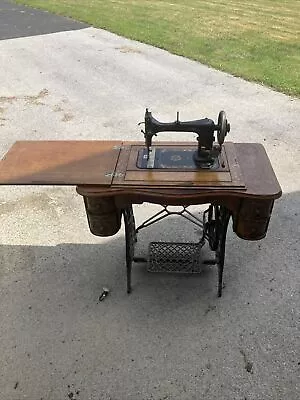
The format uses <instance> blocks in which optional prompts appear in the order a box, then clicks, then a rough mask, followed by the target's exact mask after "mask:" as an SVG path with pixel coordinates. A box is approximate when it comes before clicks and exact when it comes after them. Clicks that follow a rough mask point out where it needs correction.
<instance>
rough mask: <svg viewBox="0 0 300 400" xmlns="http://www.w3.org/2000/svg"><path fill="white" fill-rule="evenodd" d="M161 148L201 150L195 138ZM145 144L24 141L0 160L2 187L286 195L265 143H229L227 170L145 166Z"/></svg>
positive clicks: (88, 192) (86, 191) (83, 191)
mask: <svg viewBox="0 0 300 400" xmlns="http://www.w3.org/2000/svg"><path fill="white" fill-rule="evenodd" d="M155 146H156V147H157V146H160V147H162V146H184V147H186V148H195V150H196V148H197V144H196V143H195V142H193V143H191V142H184V143H176V142H173V143H170V142H157V143H155ZM142 147H144V143H143V142H122V141H100V140H95V141H20V142H16V143H15V144H14V145H13V146H12V147H11V149H10V150H9V151H8V153H7V154H6V155H5V156H4V157H3V159H2V160H1V161H0V184H1V185H75V186H77V191H78V193H80V194H83V195H96V194H97V193H98V194H99V195H100V194H101V193H102V194H104V193H106V192H107V193H108V192H110V193H116V194H118V193H123V194H126V193H148V194H149V193H153V192H156V193H157V194H159V193H161V194H162V195H163V194H166V193H168V194H169V195H174V196H176V195H181V196H182V195H183V196H184V195H186V196H190V195H191V196H192V195H194V194H195V193H197V194H198V195H199V194H203V196H204V195H207V194H208V193H209V194H212V195H215V196H218V195H222V196H224V195H231V196H239V197H251V196H254V197H263V198H269V199H271V198H272V199H275V198H278V197H280V195H281V188H280V186H279V184H278V181H277V179H276V176H275V174H274V171H273V169H272V166H271V164H270V161H269V159H268V156H267V154H266V152H265V150H264V148H263V146H262V145H261V144H258V143H230V142H227V143H225V144H224V150H222V153H223V152H224V153H225V155H226V160H227V161H228V167H229V168H225V169H224V171H221V172H219V171H207V170H196V171H195V170H193V171H186V170H185V171H181V170H172V171H171V170H149V169H147V170H141V169H138V168H137V167H136V161H135V160H136V155H137V150H138V149H140V148H142Z"/></svg>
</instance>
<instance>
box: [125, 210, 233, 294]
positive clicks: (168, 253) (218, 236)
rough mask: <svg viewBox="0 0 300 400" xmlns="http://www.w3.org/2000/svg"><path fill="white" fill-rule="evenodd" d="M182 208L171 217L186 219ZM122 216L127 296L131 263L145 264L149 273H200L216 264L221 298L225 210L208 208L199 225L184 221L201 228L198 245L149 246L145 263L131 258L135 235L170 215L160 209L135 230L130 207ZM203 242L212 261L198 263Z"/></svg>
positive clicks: (162, 243)
mask: <svg viewBox="0 0 300 400" xmlns="http://www.w3.org/2000/svg"><path fill="white" fill-rule="evenodd" d="M183 208H184V210H183V212H176V213H175V214H177V215H180V216H183V217H186V216H185V215H182V214H183V213H185V214H186V213H187V210H186V208H187V207H183ZM122 212H123V216H124V223H125V240H126V269H127V292H128V293H131V269H132V262H134V261H136V262H144V261H146V262H147V264H148V267H147V269H148V271H149V272H176V273H200V272H201V271H202V267H203V265H205V264H207V265H215V264H216V265H217V267H218V297H221V296H222V288H223V270H224V260H225V244H226V233H227V227H228V222H229V219H230V211H229V210H228V209H227V208H225V207H223V206H218V205H210V206H209V208H208V209H207V210H206V211H205V212H204V213H203V222H202V223H201V224H199V220H198V219H197V218H196V219H195V220H193V219H190V218H188V219H189V221H190V222H192V223H194V224H196V225H198V226H199V225H201V227H202V228H203V233H202V237H201V239H200V241H199V242H198V243H176V242H151V243H150V245H149V256H148V259H144V258H141V257H135V256H134V246H135V243H136V241H137V232H138V231H139V230H141V229H143V228H146V227H148V226H149V225H152V224H153V223H155V222H158V221H160V220H161V219H163V218H165V217H168V216H169V215H173V214H174V213H172V212H169V211H168V210H167V207H166V206H163V211H160V212H159V213H157V214H156V215H154V216H153V217H151V218H149V219H148V220H147V221H145V222H144V223H143V224H142V225H140V226H139V227H137V228H136V227H135V219H134V214H133V210H132V206H129V207H127V208H125V209H123V211H122ZM162 213H163V215H162ZM188 215H189V217H190V216H191V214H190V213H189V212H188ZM205 242H208V244H209V247H210V250H211V251H212V252H214V253H215V258H214V259H211V260H201V257H200V253H201V248H202V247H203V246H204V244H205Z"/></svg>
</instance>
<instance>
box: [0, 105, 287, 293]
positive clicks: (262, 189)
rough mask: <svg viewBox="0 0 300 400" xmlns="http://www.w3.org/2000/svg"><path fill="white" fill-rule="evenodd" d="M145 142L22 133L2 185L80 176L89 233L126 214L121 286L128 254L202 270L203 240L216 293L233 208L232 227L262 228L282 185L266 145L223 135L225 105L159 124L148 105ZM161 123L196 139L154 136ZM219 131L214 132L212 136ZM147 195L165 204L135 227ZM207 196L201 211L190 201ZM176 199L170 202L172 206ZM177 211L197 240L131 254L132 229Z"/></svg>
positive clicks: (170, 267) (117, 223)
mask: <svg viewBox="0 0 300 400" xmlns="http://www.w3.org/2000/svg"><path fill="white" fill-rule="evenodd" d="M144 124H145V127H144V130H143V131H142V132H143V133H144V138H145V143H143V142H123V141H100V140H99V141H21V142H16V143H15V144H14V145H13V146H12V148H11V149H10V150H9V152H8V153H7V154H6V156H5V157H3V159H2V160H1V162H0V184H2V185H76V186H77V188H76V189H77V192H78V193H79V194H80V195H82V196H83V198H84V203H85V208H86V212H87V218H88V223H89V227H90V230H91V232H92V233H93V234H94V235H97V236H112V235H114V234H116V233H117V232H118V231H119V229H120V227H121V218H122V215H123V217H124V223H125V240H126V266H127V291H128V293H129V292H130V291H131V267H132V263H133V261H146V262H147V263H148V270H149V271H168V272H187V273H193V272H198V271H199V263H200V261H201V258H200V251H201V248H202V247H203V245H204V244H205V243H206V242H207V243H208V245H209V248H210V250H211V251H212V252H214V254H215V256H214V258H213V259H211V260H207V261H205V260H204V263H208V264H216V265H217V267H218V296H221V294H222V282H223V267H224V257H225V242H226V232H227V227H228V222H229V219H230V217H232V222H233V230H234V232H235V233H236V234H237V235H238V236H239V237H240V238H243V239H246V240H259V239H262V238H264V237H265V235H266V232H267V229H268V224H269V220H270V216H271V213H272V207H273V203H274V200H275V199H277V198H279V197H280V196H281V189H280V186H279V184H278V182H277V179H276V176H275V174H274V172H273V169H272V167H271V164H270V162H269V159H268V157H267V154H266V152H265V150H264V148H263V146H262V145H261V144H258V143H232V142H227V143H224V141H225V137H226V135H227V133H228V132H229V131H230V126H229V124H228V122H227V119H226V115H225V112H224V111H221V112H220V113H219V117H218V121H217V123H216V124H215V123H214V121H213V120H211V119H207V118H204V119H199V120H195V121H185V122H182V121H180V120H179V115H178V114H177V120H176V121H175V122H171V123H163V122H160V121H158V120H156V119H155V118H154V117H153V116H152V114H151V112H149V111H148V110H147V109H146V113H145V121H144ZM162 131H179V132H192V133H196V134H197V142H198V143H197V144H195V143H194V142H184V143H176V142H157V143H155V145H153V136H157V133H159V132H162ZM215 132H216V134H217V141H215ZM143 202H150V203H155V204H160V205H162V210H161V211H160V212H158V213H157V214H155V215H153V216H151V217H149V218H148V219H147V220H146V221H144V222H143V223H142V224H141V225H140V226H139V227H136V226H135V220H134V214H133V209H132V205H133V204H140V203H143ZM197 204H209V206H208V209H207V210H206V211H205V212H204V214H203V219H202V220H200V219H199V218H198V217H196V216H195V215H193V214H192V213H191V212H190V211H189V209H188V207H189V206H190V205H197ZM172 205H176V206H182V210H181V211H172V210H170V209H169V208H168V206H172ZM174 214H176V215H180V216H182V217H184V218H185V219H187V220H189V221H190V222H192V223H194V224H196V225H197V226H198V227H200V228H201V229H202V235H201V237H200V240H199V241H198V242H197V243H173V242H152V243H151V244H150V247H149V256H148V258H147V259H141V258H139V257H135V255H134V246H135V242H136V240H137V233H138V232H139V231H140V230H141V229H144V228H146V227H148V226H149V225H152V224H153V223H155V222H158V221H160V220H162V219H163V218H165V217H168V216H169V215H174Z"/></svg>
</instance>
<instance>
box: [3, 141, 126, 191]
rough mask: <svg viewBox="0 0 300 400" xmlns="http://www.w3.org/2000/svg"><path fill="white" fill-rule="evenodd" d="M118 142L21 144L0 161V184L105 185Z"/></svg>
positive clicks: (113, 169)
mask: <svg viewBox="0 0 300 400" xmlns="http://www.w3.org/2000/svg"><path fill="white" fill-rule="evenodd" d="M121 146H122V142H121V141H91V140H90V141H69V140H68V141H21V142H16V143H15V144H14V145H13V146H12V147H11V149H10V150H9V151H8V153H7V154H6V155H5V156H4V157H3V159H2V160H1V161H0V184H1V185H105V186H109V185H110V184H111V182H112V179H113V177H114V173H115V168H116V165H117V161H118V157H119V153H120V149H121Z"/></svg>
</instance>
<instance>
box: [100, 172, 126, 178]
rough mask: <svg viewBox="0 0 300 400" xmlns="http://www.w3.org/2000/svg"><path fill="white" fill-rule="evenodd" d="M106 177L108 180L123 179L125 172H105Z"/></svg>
mask: <svg viewBox="0 0 300 400" xmlns="http://www.w3.org/2000/svg"><path fill="white" fill-rule="evenodd" d="M104 176H105V177H107V178H123V176H125V174H123V172H105V174H104Z"/></svg>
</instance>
